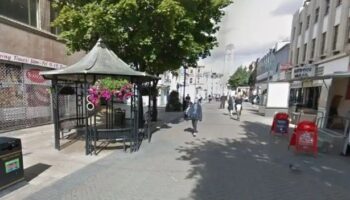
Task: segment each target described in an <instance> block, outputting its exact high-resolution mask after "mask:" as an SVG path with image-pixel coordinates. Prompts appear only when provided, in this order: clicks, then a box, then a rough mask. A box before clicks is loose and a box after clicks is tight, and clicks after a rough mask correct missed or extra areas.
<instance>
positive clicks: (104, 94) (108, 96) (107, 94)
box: [101, 89, 111, 101]
mask: <svg viewBox="0 0 350 200" xmlns="http://www.w3.org/2000/svg"><path fill="white" fill-rule="evenodd" d="M101 97H102V98H104V99H105V100H106V101H109V100H110V99H111V93H110V91H108V90H106V89H105V90H103V91H102V92H101Z"/></svg>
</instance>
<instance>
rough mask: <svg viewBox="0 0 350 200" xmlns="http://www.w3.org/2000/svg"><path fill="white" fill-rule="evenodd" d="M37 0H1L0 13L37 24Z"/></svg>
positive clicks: (31, 24)
mask: <svg viewBox="0 0 350 200" xmlns="http://www.w3.org/2000/svg"><path fill="white" fill-rule="evenodd" d="M37 9H38V2H37V0H25V1H24V0H1V3H0V15H3V16H5V17H8V18H11V19H14V20H17V21H19V22H22V23H25V24H28V25H30V26H34V27H36V26H37V18H38V17H37Z"/></svg>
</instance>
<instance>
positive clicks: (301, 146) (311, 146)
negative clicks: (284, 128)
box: [288, 121, 318, 156]
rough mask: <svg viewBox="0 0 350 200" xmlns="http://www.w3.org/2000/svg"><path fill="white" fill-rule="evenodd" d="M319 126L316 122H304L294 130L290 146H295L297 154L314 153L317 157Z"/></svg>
mask: <svg viewBox="0 0 350 200" xmlns="http://www.w3.org/2000/svg"><path fill="white" fill-rule="evenodd" d="M317 139H318V133H317V126H316V124H315V122H311V121H302V122H300V123H298V125H297V127H296V128H295V129H294V133H293V135H292V137H291V139H290V141H289V146H288V147H290V146H294V147H295V148H294V150H295V152H297V153H301V152H303V153H313V154H314V156H317Z"/></svg>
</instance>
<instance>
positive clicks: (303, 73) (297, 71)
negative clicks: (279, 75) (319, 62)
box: [292, 65, 315, 78]
mask: <svg viewBox="0 0 350 200" xmlns="http://www.w3.org/2000/svg"><path fill="white" fill-rule="evenodd" d="M313 76H315V66H314V65H310V66H305V67H295V68H293V76H292V77H293V78H304V77H313Z"/></svg>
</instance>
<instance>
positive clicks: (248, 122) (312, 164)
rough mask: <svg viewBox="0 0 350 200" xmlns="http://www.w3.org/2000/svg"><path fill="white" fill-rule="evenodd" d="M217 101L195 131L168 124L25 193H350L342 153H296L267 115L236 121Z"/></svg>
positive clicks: (264, 196)
mask: <svg viewBox="0 0 350 200" xmlns="http://www.w3.org/2000/svg"><path fill="white" fill-rule="evenodd" d="M217 107H218V105H217V104H206V105H205V106H204V120H203V122H201V123H200V124H199V135H198V136H197V137H196V138H193V137H192V135H191V134H190V133H189V132H188V127H189V125H190V122H180V123H177V124H168V126H164V127H163V129H161V130H160V131H158V132H156V133H155V134H154V136H153V138H152V142H151V143H149V144H148V143H144V144H143V146H142V147H141V150H140V151H139V152H137V153H133V154H129V153H119V152H115V153H112V154H110V155H108V156H106V157H105V158H103V159H100V160H99V161H97V162H95V163H93V164H90V165H88V166H87V167H85V168H83V169H81V170H78V171H77V172H75V173H74V174H72V175H69V176H67V177H65V178H63V179H62V180H60V181H58V182H56V183H54V184H53V185H49V186H48V187H46V188H44V189H42V190H41V191H39V192H36V193H34V194H32V195H31V196H29V197H28V198H27V199H33V200H34V199H35V200H37V199H45V200H46V199H84V200H87V199H122V200H141V199H142V200H148V199H149V200H157V199H159V200H164V199H167V200H168V199H169V200H172V199H174V200H185V199H198V200H207V199H208V200H214V199H215V200H221V199H230V200H231V199H243V200H245V199H259V200H272V199H276V200H281V199H287V200H288V199H290V200H298V199H305V200H313V199H317V200H323V199H327V200H328V199H336V200H343V199H344V200H345V199H350V190H349V187H350V168H349V166H350V159H349V158H347V157H341V156H337V155H324V154H320V155H319V156H318V158H313V157H311V156H306V155H301V156H300V155H299V156H296V155H294V154H293V153H292V152H291V151H288V150H287V138H284V137H270V136H269V134H268V129H269V126H268V124H269V123H270V119H268V118H265V117H262V116H259V115H257V114H256V113H254V111H247V110H244V112H243V114H242V118H241V121H240V122H238V121H236V120H233V119H230V118H229V116H228V115H227V113H226V112H225V111H226V110H218V109H217ZM244 108H246V109H247V108H248V107H247V106H245V107H244ZM290 163H293V164H298V165H300V167H299V169H298V170H294V171H292V170H290V169H289V167H288V166H289V164H290Z"/></svg>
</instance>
